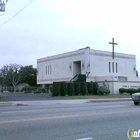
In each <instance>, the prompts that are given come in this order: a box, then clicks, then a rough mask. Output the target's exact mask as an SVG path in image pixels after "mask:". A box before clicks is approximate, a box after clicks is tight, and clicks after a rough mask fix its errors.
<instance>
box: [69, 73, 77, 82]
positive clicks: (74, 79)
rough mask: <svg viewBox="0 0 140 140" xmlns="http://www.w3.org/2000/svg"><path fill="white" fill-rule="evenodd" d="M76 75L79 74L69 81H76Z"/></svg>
mask: <svg viewBox="0 0 140 140" xmlns="http://www.w3.org/2000/svg"><path fill="white" fill-rule="evenodd" d="M78 75H79V74H76V75H75V76H74V77H73V78H72V79H71V80H70V81H76V80H77V79H78Z"/></svg>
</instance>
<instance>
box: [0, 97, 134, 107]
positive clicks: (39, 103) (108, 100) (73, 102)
mask: <svg viewBox="0 0 140 140" xmlns="http://www.w3.org/2000/svg"><path fill="white" fill-rule="evenodd" d="M125 101H132V99H131V98H111V99H77V100H45V101H44V100H36V101H10V102H0V105H19V106H20V105H56V104H83V103H98V102H125Z"/></svg>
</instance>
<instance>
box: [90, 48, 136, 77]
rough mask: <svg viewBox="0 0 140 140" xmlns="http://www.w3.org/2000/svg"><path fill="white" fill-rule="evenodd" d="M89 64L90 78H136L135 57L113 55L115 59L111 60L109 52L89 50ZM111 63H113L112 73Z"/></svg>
mask: <svg viewBox="0 0 140 140" xmlns="http://www.w3.org/2000/svg"><path fill="white" fill-rule="evenodd" d="M90 62H91V63H90V66H91V67H90V68H91V74H90V76H111V75H116V76H136V71H135V70H134V68H135V69H136V59H135V55H126V54H120V53H115V58H114V59H112V53H111V52H105V51H97V50H90ZM109 62H110V69H111V71H110V72H109ZM112 63H114V72H113V67H112ZM116 63H117V71H116Z"/></svg>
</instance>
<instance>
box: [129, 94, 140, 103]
mask: <svg viewBox="0 0 140 140" xmlns="http://www.w3.org/2000/svg"><path fill="white" fill-rule="evenodd" d="M131 98H132V100H133V101H134V105H139V103H140V93H134V94H132V95H131Z"/></svg>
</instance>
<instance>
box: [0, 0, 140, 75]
mask: <svg viewBox="0 0 140 140" xmlns="http://www.w3.org/2000/svg"><path fill="white" fill-rule="evenodd" d="M29 2H30V0H8V2H7V3H6V13H3V12H0V15H1V16H0V25H2V24H3V23H5V22H6V21H7V20H9V19H10V18H12V17H13V16H14V15H16V14H17V13H18V12H19V11H20V10H21V9H22V8H23V7H24V6H25V5H27V4H28V3H29ZM139 6H140V0H133V1H132V0H32V1H31V3H30V4H29V5H28V6H27V7H26V8H25V9H24V10H23V11H22V12H20V13H19V14H18V15H17V16H15V17H14V18H13V19H12V20H10V21H9V22H7V23H6V24H4V25H2V26H0V34H1V36H0V68H1V67H2V66H3V65H6V64H7V65H8V64H11V63H12V64H13V63H16V64H20V65H23V66H25V65H33V66H34V67H36V63H37V59H38V58H42V57H46V56H51V55H55V54H60V53H65V52H69V51H74V50H77V49H80V48H84V47H86V46H89V47H90V48H91V49H97V50H105V51H112V46H111V45H109V43H108V42H110V41H112V37H114V38H115V42H116V43H118V45H117V46H115V52H119V53H127V54H135V55H136V60H137V70H138V71H139V73H140V52H139V50H140V16H139V13H140V8H139ZM3 14H4V15H3Z"/></svg>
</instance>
